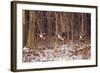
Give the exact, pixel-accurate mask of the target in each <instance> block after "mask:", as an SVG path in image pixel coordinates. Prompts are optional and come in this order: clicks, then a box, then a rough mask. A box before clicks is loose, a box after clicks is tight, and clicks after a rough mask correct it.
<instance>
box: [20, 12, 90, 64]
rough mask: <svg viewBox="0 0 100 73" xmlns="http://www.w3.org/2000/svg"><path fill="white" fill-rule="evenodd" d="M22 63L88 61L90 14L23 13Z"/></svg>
mask: <svg viewBox="0 0 100 73" xmlns="http://www.w3.org/2000/svg"><path fill="white" fill-rule="evenodd" d="M22 15H23V18H22V19H23V60H22V61H23V62H47V61H59V60H66V61H67V60H77V59H85V60H86V59H90V58H91V14H89V13H72V12H55V11H31V10H23V13H22Z"/></svg>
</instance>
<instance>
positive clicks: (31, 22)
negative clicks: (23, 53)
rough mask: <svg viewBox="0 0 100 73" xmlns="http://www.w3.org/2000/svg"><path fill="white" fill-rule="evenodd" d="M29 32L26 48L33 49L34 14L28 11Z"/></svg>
mask: <svg viewBox="0 0 100 73" xmlns="http://www.w3.org/2000/svg"><path fill="white" fill-rule="evenodd" d="M29 18H30V20H29V32H28V39H27V46H26V47H28V48H30V49H33V48H34V46H35V45H34V44H35V43H34V38H35V36H34V31H35V30H34V29H35V12H33V11H30V12H29Z"/></svg>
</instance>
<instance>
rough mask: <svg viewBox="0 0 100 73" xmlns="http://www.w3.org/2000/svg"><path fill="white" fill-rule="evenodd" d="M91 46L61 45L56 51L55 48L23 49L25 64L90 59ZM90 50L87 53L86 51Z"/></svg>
mask: <svg viewBox="0 0 100 73" xmlns="http://www.w3.org/2000/svg"><path fill="white" fill-rule="evenodd" d="M89 46H90V45H87V44H84V45H78V44H75V46H74V47H72V46H69V45H67V44H64V45H61V46H59V47H58V48H56V50H55V49H54V48H44V49H43V48H42V49H29V48H26V47H24V48H23V62H47V61H59V60H66V61H67V60H75V59H84V56H85V57H86V58H85V59H90V55H91V48H90V47H89ZM86 47H87V48H89V50H88V51H87V50H86V51H85V49H87V48H86ZM84 48H85V49H84ZM84 51H85V52H86V54H85V52H84Z"/></svg>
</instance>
